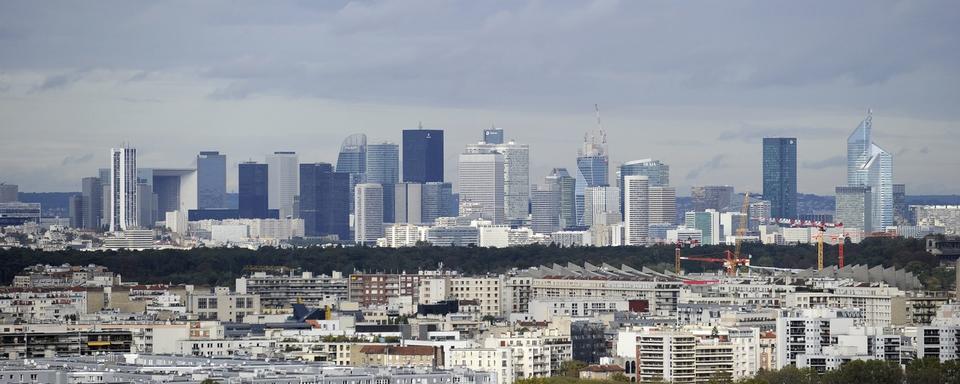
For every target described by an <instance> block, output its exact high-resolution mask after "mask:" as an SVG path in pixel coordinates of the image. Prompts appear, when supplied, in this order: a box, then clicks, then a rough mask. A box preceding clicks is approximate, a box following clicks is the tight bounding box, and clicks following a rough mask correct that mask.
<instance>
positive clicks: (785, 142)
mask: <svg viewBox="0 0 960 384" xmlns="http://www.w3.org/2000/svg"><path fill="white" fill-rule="evenodd" d="M763 198H764V200H767V201H770V214H771V215H773V217H777V218H786V219H795V218H797V139H796V138H792V137H765V138H763Z"/></svg>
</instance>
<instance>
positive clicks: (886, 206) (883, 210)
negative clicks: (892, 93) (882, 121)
mask: <svg viewBox="0 0 960 384" xmlns="http://www.w3.org/2000/svg"><path fill="white" fill-rule="evenodd" d="M872 130H873V113H872V112H868V113H867V117H866V118H865V119H863V121H861V122H860V125H858V126H857V129H855V130H854V131H853V133H851V134H850V136H849V137H848V138H847V185H848V186H868V187H870V191H871V193H873V196H872V197H871V201H870V204H871V209H870V210H871V216H872V217H871V218H872V220H873V221H872V225H873V228H867V230H871V231H880V230H883V227H885V226H889V225H893V219H894V211H893V155H891V154H890V153H889V152H887V151H885V150H884V149H883V148H881V147H880V146H879V145H877V144H876V143H874V142H873V141H872V138H871V134H872Z"/></svg>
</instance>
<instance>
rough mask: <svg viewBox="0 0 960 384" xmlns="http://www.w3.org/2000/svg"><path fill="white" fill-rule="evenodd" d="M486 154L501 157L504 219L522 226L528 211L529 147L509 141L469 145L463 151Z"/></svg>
mask: <svg viewBox="0 0 960 384" xmlns="http://www.w3.org/2000/svg"><path fill="white" fill-rule="evenodd" d="M488 152H497V153H500V154H501V155H503V171H504V175H503V183H504V186H503V193H504V203H503V205H504V217H505V218H506V220H507V222H508V223H509V224H511V225H523V223H524V221H526V220H527V218H528V214H529V210H530V147H529V146H528V145H526V144H517V143H516V142H514V141H510V142H508V143H505V144H502V143H501V144H489V143H477V144H470V145H467V148H466V150H465V153H488Z"/></svg>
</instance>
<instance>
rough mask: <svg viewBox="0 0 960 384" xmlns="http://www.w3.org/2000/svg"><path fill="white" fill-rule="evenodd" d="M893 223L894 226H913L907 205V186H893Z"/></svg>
mask: <svg viewBox="0 0 960 384" xmlns="http://www.w3.org/2000/svg"><path fill="white" fill-rule="evenodd" d="M893 222H894V224H895V225H913V222H914V220H913V217H912V214H911V212H910V207H909V206H908V205H907V186H906V185H905V184H894V185H893Z"/></svg>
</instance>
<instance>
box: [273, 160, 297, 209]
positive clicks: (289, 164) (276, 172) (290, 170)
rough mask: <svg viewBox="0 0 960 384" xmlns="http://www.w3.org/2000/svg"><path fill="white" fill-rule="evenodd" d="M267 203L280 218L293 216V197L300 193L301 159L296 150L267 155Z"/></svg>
mask: <svg viewBox="0 0 960 384" xmlns="http://www.w3.org/2000/svg"><path fill="white" fill-rule="evenodd" d="M266 163H267V205H268V207H269V208H270V209H277V210H279V211H280V218H281V219H282V218H286V217H293V215H294V212H293V197H294V196H297V195H299V194H300V164H299V163H300V161H299V158H298V157H297V153H296V152H274V153H273V154H272V155H267V159H266Z"/></svg>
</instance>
